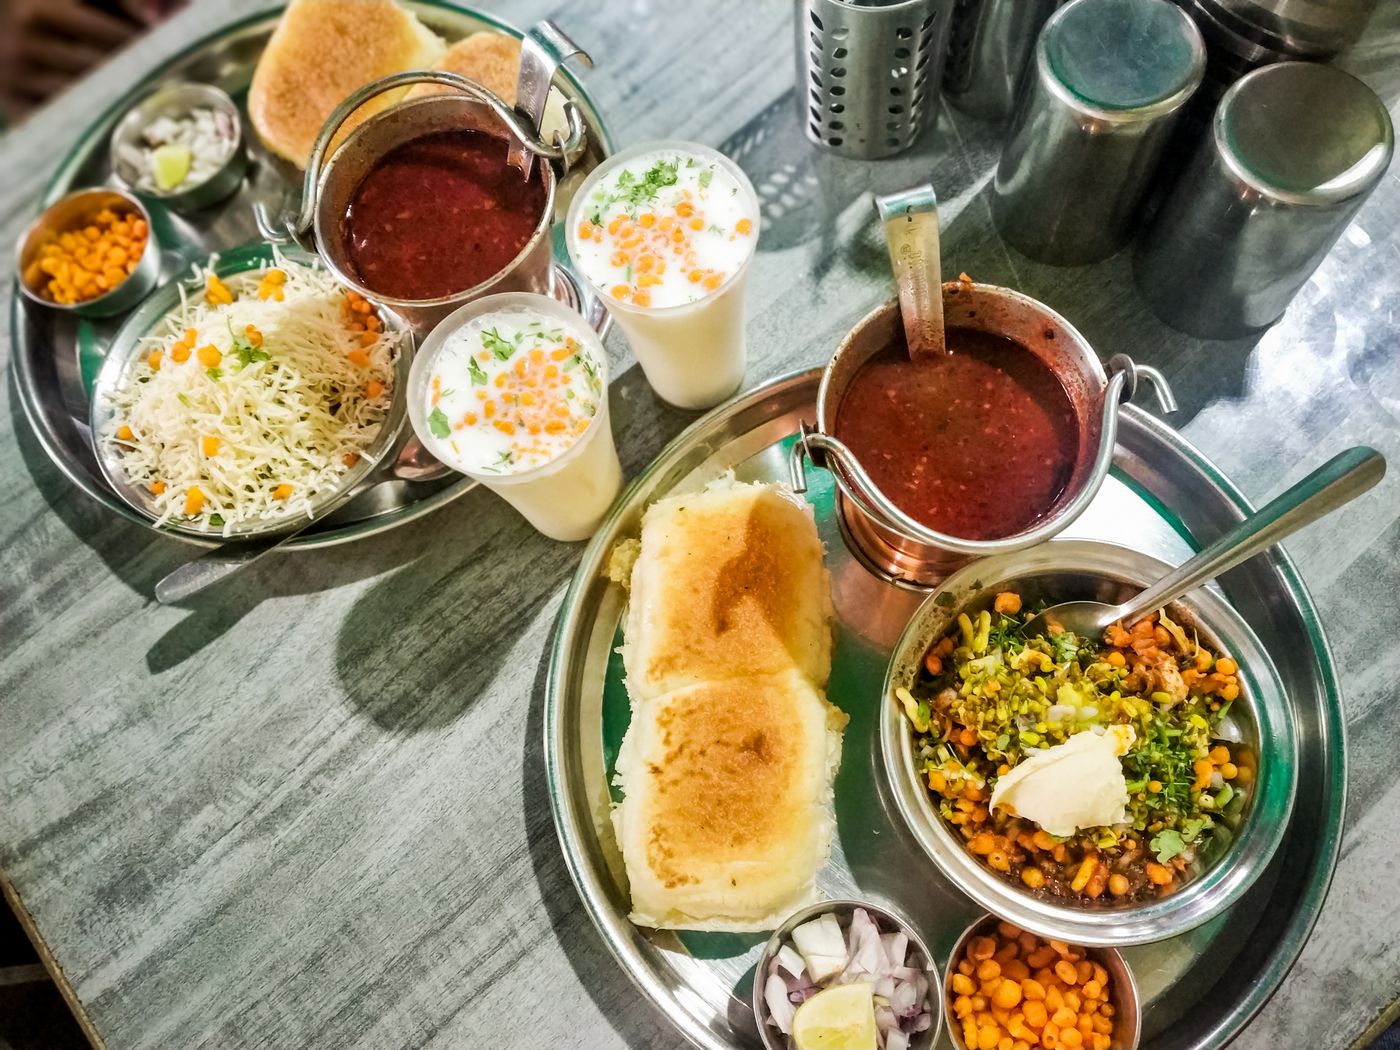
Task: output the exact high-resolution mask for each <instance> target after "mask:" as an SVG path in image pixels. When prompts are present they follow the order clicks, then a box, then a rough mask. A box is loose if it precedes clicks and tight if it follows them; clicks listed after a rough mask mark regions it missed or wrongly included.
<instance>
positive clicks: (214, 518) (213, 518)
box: [209, 514, 224, 528]
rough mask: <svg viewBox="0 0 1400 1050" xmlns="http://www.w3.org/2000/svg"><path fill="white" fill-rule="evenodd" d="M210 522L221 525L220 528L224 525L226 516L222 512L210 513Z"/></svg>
mask: <svg viewBox="0 0 1400 1050" xmlns="http://www.w3.org/2000/svg"><path fill="white" fill-rule="evenodd" d="M209 524H210V525H217V526H219V527H220V528H222V527H223V524H224V516H223V515H222V514H211V515H209Z"/></svg>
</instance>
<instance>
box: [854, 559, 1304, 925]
mask: <svg viewBox="0 0 1400 1050" xmlns="http://www.w3.org/2000/svg"><path fill="white" fill-rule="evenodd" d="M1052 551H1053V553H1054V554H1055V555H1056V556H1057V561H1056V562H1055V563H1053V564H1051V565H1046V566H1043V567H1037V568H1021V569H1017V567H1016V566H1015V564H1014V562H1015V561H1016V560H1018V559H1020V558H1027V557H1031V556H1033V555H1035V554H1036V553H1037V552H1038V553H1040V554H1042V555H1044V554H1049V553H1051V552H1052ZM1114 558H1118V559H1122V560H1123V561H1126V562H1127V563H1129V564H1130V565H1131V566H1132V567H1133V570H1136V571H1132V570H1130V569H1128V568H1126V567H1124V565H1123V564H1122V562H1114V561H1113V560H1112V559H1114ZM1083 560H1088V561H1090V563H1091V565H1092V566H1097V565H1102V566H1103V567H1085V566H1084V565H1082V564H1081V562H1082V561H1083ZM1169 568H1170V566H1167V565H1166V564H1165V563H1163V562H1161V561H1159V560H1158V559H1156V558H1154V557H1152V556H1150V555H1147V554H1143V553H1141V552H1138V551H1135V550H1133V549H1132V548H1131V547H1127V546H1125V545H1122V544H1117V543H1109V542H1106V541H1101V540H1082V539H1068V540H1054V541H1051V542H1050V544H1047V545H1045V546H1044V547H1040V548H1034V549H1032V550H1028V551H1020V552H1012V553H1010V554H1005V555H998V556H997V557H996V558H995V559H983V560H981V561H977V562H973V563H971V564H970V565H967V566H965V567H964V568H962V569H960V570H958V571H957V572H956V573H954V574H953V575H952V576H950V577H949V578H948V580H946V581H945V582H944V584H943V585H942V586H941V587H940V588H938V589H936V590H935V591H934V592H933V593H931V594H930V595H929V596H928V598H927V599H926V600H925V601H924V602H923V603H922V604H921V605H920V606H919V608H918V609H917V610H916V611H915V612H914V614H913V616H911V617H910V619H909V622H908V623H907V624H906V625H905V628H904V630H903V632H902V633H901V634H900V638H899V641H898V642H897V643H896V644H895V647H894V649H893V650H892V653H891V656H890V661H889V665H888V669H887V671H886V675H885V682H884V689H883V692H882V697H881V703H882V704H883V705H884V708H883V710H882V712H881V714H880V716H879V719H880V749H881V752H882V759H883V765H884V768H885V774H886V776H887V777H888V779H889V783H890V784H891V786H892V787H893V794H894V800H895V805H896V809H897V810H898V811H899V813H900V816H901V817H902V818H903V819H904V821H905V823H906V825H907V826H908V828H909V831H910V832H911V834H912V835H913V836H914V838H915V839H916V840H917V841H918V843H919V845H920V846H921V847H922V849H923V851H924V853H925V854H926V855H927V856H928V857H929V859H930V860H931V861H932V862H933V863H934V865H935V866H936V867H937V868H938V869H939V871H940V872H942V874H943V875H944V876H945V877H946V878H947V879H949V880H950V881H951V882H952V883H953V884H954V885H956V886H957V887H958V888H959V889H960V890H962V891H963V892H964V893H966V894H967V895H968V896H969V897H971V898H972V899H973V900H974V901H976V902H977V903H978V904H980V905H981V906H982V907H983V908H985V909H987V910H988V911H989V912H992V913H993V914H996V915H999V916H1002V917H1004V918H1005V919H1006V920H1007V921H1008V922H1012V923H1014V924H1015V925H1017V926H1020V927H1021V928H1023V929H1026V930H1030V931H1031V932H1033V933H1037V934H1040V935H1042V936H1048V937H1054V938H1057V939H1061V940H1067V941H1072V942H1074V943H1077V944H1084V945H1089V946H1095V947H1097V946H1107V947H1113V946H1123V945H1132V944H1146V943H1150V942H1153V941H1159V940H1166V939H1168V938H1171V937H1175V936H1177V935H1179V934H1182V933H1185V932H1187V931H1188V930H1191V929H1194V928H1195V927H1196V926H1199V925H1201V924H1202V923H1204V922H1206V921H1208V920H1209V919H1211V918H1213V917H1214V916H1216V915H1218V914H1219V913H1220V912H1222V911H1223V910H1224V909H1225V908H1227V907H1229V906H1230V905H1231V904H1233V903H1234V902H1235V901H1236V900H1238V899H1239V898H1240V897H1241V896H1242V895H1243V894H1244V892H1245V891H1246V890H1247V889H1248V888H1249V887H1250V886H1251V885H1252V884H1253V882H1254V880H1255V879H1256V878H1257V877H1258V876H1259V875H1261V874H1262V873H1263V871H1264V870H1265V868H1267V867H1268V863H1269V861H1270V860H1271V859H1272V858H1273V856H1274V854H1275V853H1276V851H1277V849H1278V846H1279V844H1280V843H1281V842H1282V839H1283V834H1284V831H1285V830H1286V828H1287V826H1288V823H1289V819H1290V818H1291V815H1292V809H1293V803H1294V793H1295V790H1296V786H1297V755H1298V741H1297V729H1296V726H1295V724H1294V721H1293V718H1292V709H1291V706H1290V703H1289V700H1288V696H1287V692H1286V691H1285V689H1284V687H1283V682H1282V679H1281V678H1280V676H1279V674H1278V670H1277V668H1276V667H1275V666H1274V663H1273V660H1272V659H1271V658H1270V657H1269V654H1268V651H1267V650H1266V649H1265V648H1264V646H1263V643H1261V642H1260V641H1259V639H1258V637H1257V636H1256V635H1255V634H1254V632H1253V630H1252V629H1251V628H1250V627H1249V625H1248V623H1247V622H1246V621H1245V620H1244V618H1243V617H1241V616H1240V615H1239V613H1237V612H1236V611H1235V610H1234V608H1233V606H1231V605H1230V604H1229V603H1228V602H1227V601H1225V600H1224V599H1223V598H1221V597H1220V596H1219V595H1218V594H1215V593H1213V592H1212V591H1211V590H1209V589H1201V590H1198V591H1196V592H1193V594H1192V595H1190V596H1188V598H1186V599H1180V600H1179V604H1181V605H1183V606H1184V607H1185V608H1186V609H1187V610H1188V611H1190V613H1191V614H1192V616H1193V617H1194V619H1195V620H1196V621H1197V623H1198V626H1199V628H1200V629H1201V630H1202V632H1203V633H1204V634H1206V635H1208V636H1209V637H1210V639H1211V640H1212V641H1217V642H1218V639H1219V638H1220V637H1221V636H1222V635H1223V636H1225V637H1233V639H1234V641H1233V642H1232V644H1231V648H1232V649H1233V650H1234V653H1235V656H1236V657H1237V659H1238V661H1239V664H1240V669H1241V677H1242V678H1244V680H1245V683H1246V692H1245V693H1244V695H1245V696H1247V697H1249V699H1250V703H1249V705H1248V709H1249V711H1250V714H1251V717H1252V719H1253V721H1254V723H1255V725H1256V727H1257V730H1258V741H1257V743H1258V747H1259V772H1258V775H1257V777H1256V780H1255V786H1254V790H1253V791H1252V792H1251V796H1250V799H1249V806H1250V811H1249V813H1248V814H1247V816H1246V818H1245V820H1244V821H1243V822H1242V823H1241V825H1240V827H1239V828H1238V829H1237V830H1236V832H1235V834H1234V837H1233V839H1232V840H1231V842H1230V844H1229V846H1228V847H1227V848H1226V850H1225V852H1224V853H1223V854H1222V855H1221V856H1220V857H1219V858H1217V860H1216V861H1215V862H1214V863H1213V864H1211V865H1210V866H1209V867H1207V868H1206V869H1205V870H1204V871H1201V872H1200V873H1198V874H1197V875H1196V876H1195V877H1194V878H1192V879H1191V880H1190V881H1189V882H1188V883H1187V884H1186V885H1185V886H1183V887H1182V889H1181V890H1179V891H1178V892H1176V893H1173V894H1171V895H1170V896H1167V897H1164V898H1160V899H1158V900H1156V901H1151V902H1148V903H1147V904H1144V905H1138V906H1127V907H1122V908H1116V909H1112V910H1108V909H1105V910H1103V911H1095V910H1092V909H1084V908H1078V907H1074V906H1070V905H1061V904H1057V903H1055V902H1053V901H1050V900H1049V899H1046V898H1040V897H1035V896H1033V895H1032V894H1031V893H1029V892H1027V891H1025V890H1022V889H1021V888H1019V887H1018V886H1014V885H1012V884H1011V883H1010V882H1009V881H1007V880H1005V879H1003V878H1002V877H1001V876H1000V875H997V874H996V873H994V872H991V871H989V870H988V869H986V868H985V866H984V865H982V864H981V863H980V862H978V861H976V860H975V859H974V858H973V857H972V856H971V854H969V853H968V852H967V850H966V849H965V848H964V846H963V844H962V843H960V842H957V841H956V840H955V839H954V837H953V834H952V832H951V831H949V829H948V827H947V824H946V822H945V821H944V820H943V819H942V818H941V817H940V816H939V815H938V814H937V811H936V810H934V808H933V806H932V803H931V802H930V801H929V797H928V789H927V788H926V787H925V786H924V785H923V782H922V780H921V779H920V778H919V777H918V775H917V774H916V773H915V772H914V768H913V751H912V734H911V733H910V731H909V726H908V723H907V720H906V719H905V717H904V715H903V713H902V711H900V710H899V709H898V703H897V701H895V700H894V698H893V690H894V688H895V686H896V684H905V683H904V682H903V681H902V680H901V681H897V676H898V675H899V673H900V671H901V670H903V669H904V668H905V667H907V666H908V664H909V661H910V659H911V658H914V659H917V657H918V656H919V655H921V651H922V646H920V645H917V644H916V643H919V642H920V641H921V638H920V636H921V635H922V634H924V633H926V631H927V623H928V621H929V620H931V619H932V618H933V617H934V616H935V615H937V613H935V612H933V611H932V610H935V609H937V610H938V613H942V612H943V611H944V608H945V607H944V606H939V605H938V598H939V597H940V596H941V595H943V594H945V593H954V592H955V590H957V589H959V588H963V587H966V586H967V583H968V581H971V580H977V578H978V577H979V576H986V575H987V574H988V571H989V570H990V573H991V578H993V579H996V580H1003V579H1005V580H1015V579H1017V578H1020V577H1023V576H1038V575H1045V574H1049V573H1065V574H1075V575H1084V576H1096V577H1100V578H1102V579H1105V580H1109V581H1115V582H1120V583H1122V582H1126V583H1130V584H1132V585H1142V584H1144V583H1146V582H1150V581H1152V580H1153V579H1156V578H1158V576H1160V575H1164V574H1165V573H1166V571H1167V570H1168V569H1169ZM1119 573H1122V574H1121V575H1120V574H1119ZM1139 576H1140V577H1142V578H1137V577H1139ZM977 582H979V583H980V580H977ZM979 589H980V588H979ZM955 602H956V604H955V605H953V606H951V607H949V608H951V612H949V613H948V615H949V616H952V615H955V614H956V612H957V611H959V610H961V608H962V607H963V606H964V605H965V604H966V598H965V597H964V598H956V597H955ZM915 648H919V649H920V653H918V654H916V653H914V650H915ZM1246 650H1252V655H1250V656H1248V657H1246V652H1245V651H1246ZM1276 748H1282V753H1280V752H1279V751H1277V750H1275V749H1276ZM1266 752H1267V754H1266ZM1265 803H1277V804H1279V805H1280V809H1281V815H1282V819H1280V820H1278V821H1277V822H1276V823H1274V824H1272V825H1270V824H1266V823H1264V822H1263V821H1261V820H1260V819H1259V812H1258V807H1259V806H1262V805H1265ZM1242 861H1243V862H1247V863H1244V864H1243V865H1242V863H1241V862H1242ZM1193 906H1194V910H1193Z"/></svg>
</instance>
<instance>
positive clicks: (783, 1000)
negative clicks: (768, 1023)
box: [763, 973, 797, 1035]
mask: <svg viewBox="0 0 1400 1050" xmlns="http://www.w3.org/2000/svg"><path fill="white" fill-rule="evenodd" d="M763 1001H764V1003H766V1004H767V1006H768V1016H769V1018H770V1019H771V1020H772V1022H773V1024H775V1025H777V1027H778V1031H780V1032H782V1033H783V1034H784V1035H786V1034H788V1033H789V1032H791V1031H792V1018H793V1015H794V1014H796V1013H797V1008H796V1007H795V1006H793V1005H792V1003H790V1002H789V1001H788V992H787V985H786V984H784V983H783V979H782V978H781V977H779V976H778V975H777V974H775V973H770V974H769V975H768V980H767V981H765V982H764V984H763Z"/></svg>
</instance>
